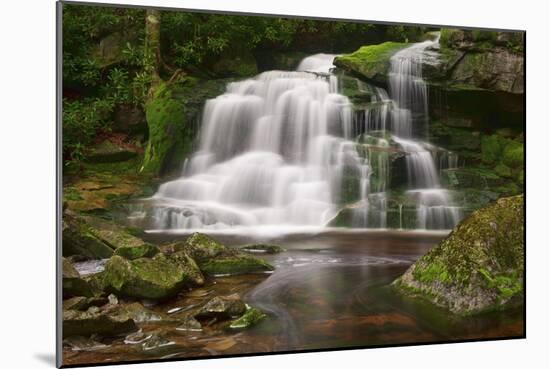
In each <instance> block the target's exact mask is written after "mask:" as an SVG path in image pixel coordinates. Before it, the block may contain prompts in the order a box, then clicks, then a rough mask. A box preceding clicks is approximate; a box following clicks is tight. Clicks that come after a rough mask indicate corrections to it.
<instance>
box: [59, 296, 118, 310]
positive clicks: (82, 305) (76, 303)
mask: <svg viewBox="0 0 550 369" xmlns="http://www.w3.org/2000/svg"><path fill="white" fill-rule="evenodd" d="M107 303H109V300H108V299H106V298H104V297H83V296H75V297H71V298H70V299H67V300H64V301H63V310H70V309H73V310H88V308H90V307H91V306H97V307H99V306H103V305H105V304H107Z"/></svg>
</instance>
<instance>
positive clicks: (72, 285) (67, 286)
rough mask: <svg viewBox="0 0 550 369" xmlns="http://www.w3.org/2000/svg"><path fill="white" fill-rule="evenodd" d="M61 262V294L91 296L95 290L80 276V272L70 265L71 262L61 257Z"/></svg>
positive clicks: (66, 295)
mask: <svg viewBox="0 0 550 369" xmlns="http://www.w3.org/2000/svg"><path fill="white" fill-rule="evenodd" d="M62 264H63V279H62V287H63V296H64V297H69V296H85V297H92V296H94V295H95V291H94V289H93V288H92V286H91V285H90V284H89V283H88V281H86V280H84V279H82V278H80V274H78V272H77V271H76V269H75V268H74V267H73V266H72V264H71V263H70V262H69V261H68V260H67V259H65V258H62Z"/></svg>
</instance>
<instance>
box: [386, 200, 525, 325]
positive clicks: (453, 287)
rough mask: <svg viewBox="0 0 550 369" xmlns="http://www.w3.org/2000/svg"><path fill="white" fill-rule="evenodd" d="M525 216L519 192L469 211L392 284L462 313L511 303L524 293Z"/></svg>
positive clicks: (498, 307) (505, 306)
mask: <svg viewBox="0 0 550 369" xmlns="http://www.w3.org/2000/svg"><path fill="white" fill-rule="evenodd" d="M524 220H525V218H524V200H523V195H519V196H514V197H507V198H501V199H499V200H497V201H496V202H495V203H493V204H491V205H489V206H487V207H485V208H482V209H480V210H477V211H475V212H473V213H472V214H471V215H470V216H469V217H467V218H465V219H464V220H463V221H462V222H461V223H460V224H459V225H458V226H457V227H456V228H455V229H454V230H453V232H451V234H450V235H449V236H448V237H447V238H446V239H444V240H443V241H442V242H441V243H440V244H439V245H437V246H436V247H434V248H433V249H432V250H430V251H429V252H428V253H427V254H426V255H424V256H423V257H421V258H420V259H419V260H418V261H417V262H415V263H414V264H413V265H412V266H411V267H410V268H409V269H408V270H407V271H406V272H405V274H403V276H401V277H400V278H398V279H397V280H396V281H394V282H393V286H395V287H396V288H397V289H398V290H399V291H401V292H403V293H405V294H406V295H409V296H413V297H419V298H423V299H426V300H428V301H430V302H432V303H434V304H435V305H438V306H441V307H443V308H446V309H449V310H450V311H451V312H453V313H456V314H460V315H468V314H475V313H480V312H483V311H487V310H494V309H503V308H507V307H510V306H512V305H513V304H515V303H516V302H518V301H521V300H522V299H521V296H522V295H523V279H524V269H523V267H524V258H525V244H524V239H523V236H524V234H523V233H524Z"/></svg>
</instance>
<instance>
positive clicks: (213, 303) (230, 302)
mask: <svg viewBox="0 0 550 369" xmlns="http://www.w3.org/2000/svg"><path fill="white" fill-rule="evenodd" d="M245 312H246V304H245V303H244V302H243V301H242V300H241V299H240V297H239V296H238V295H236V294H234V295H230V296H216V297H214V298H213V299H211V300H210V301H208V302H207V303H206V304H205V305H204V306H203V307H202V308H201V309H200V310H199V312H198V313H196V314H195V318H197V319H211V318H217V319H222V320H223V319H229V318H235V317H238V316H240V315H243V314H244V313H245Z"/></svg>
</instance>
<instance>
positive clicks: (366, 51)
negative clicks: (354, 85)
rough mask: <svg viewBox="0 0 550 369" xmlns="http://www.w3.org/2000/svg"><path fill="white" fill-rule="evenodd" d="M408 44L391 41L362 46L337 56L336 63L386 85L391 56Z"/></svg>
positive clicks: (360, 75) (340, 66)
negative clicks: (349, 52)
mask: <svg viewBox="0 0 550 369" xmlns="http://www.w3.org/2000/svg"><path fill="white" fill-rule="evenodd" d="M407 46H409V45H408V44H406V43H399V42H389V41H388V42H384V43H382V44H378V45H368V46H362V47H361V48H359V49H358V50H356V51H355V52H353V53H351V54H344V55H341V56H338V57H336V58H335V59H334V65H336V66H337V67H339V68H342V69H344V70H345V71H348V72H351V73H353V74H354V75H357V76H359V77H362V78H364V79H367V80H369V81H373V82H375V83H378V84H384V85H385V84H386V81H387V78H388V71H389V67H390V58H391V57H392V56H393V55H394V54H395V53H396V52H397V51H399V50H401V49H403V48H405V47H407Z"/></svg>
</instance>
